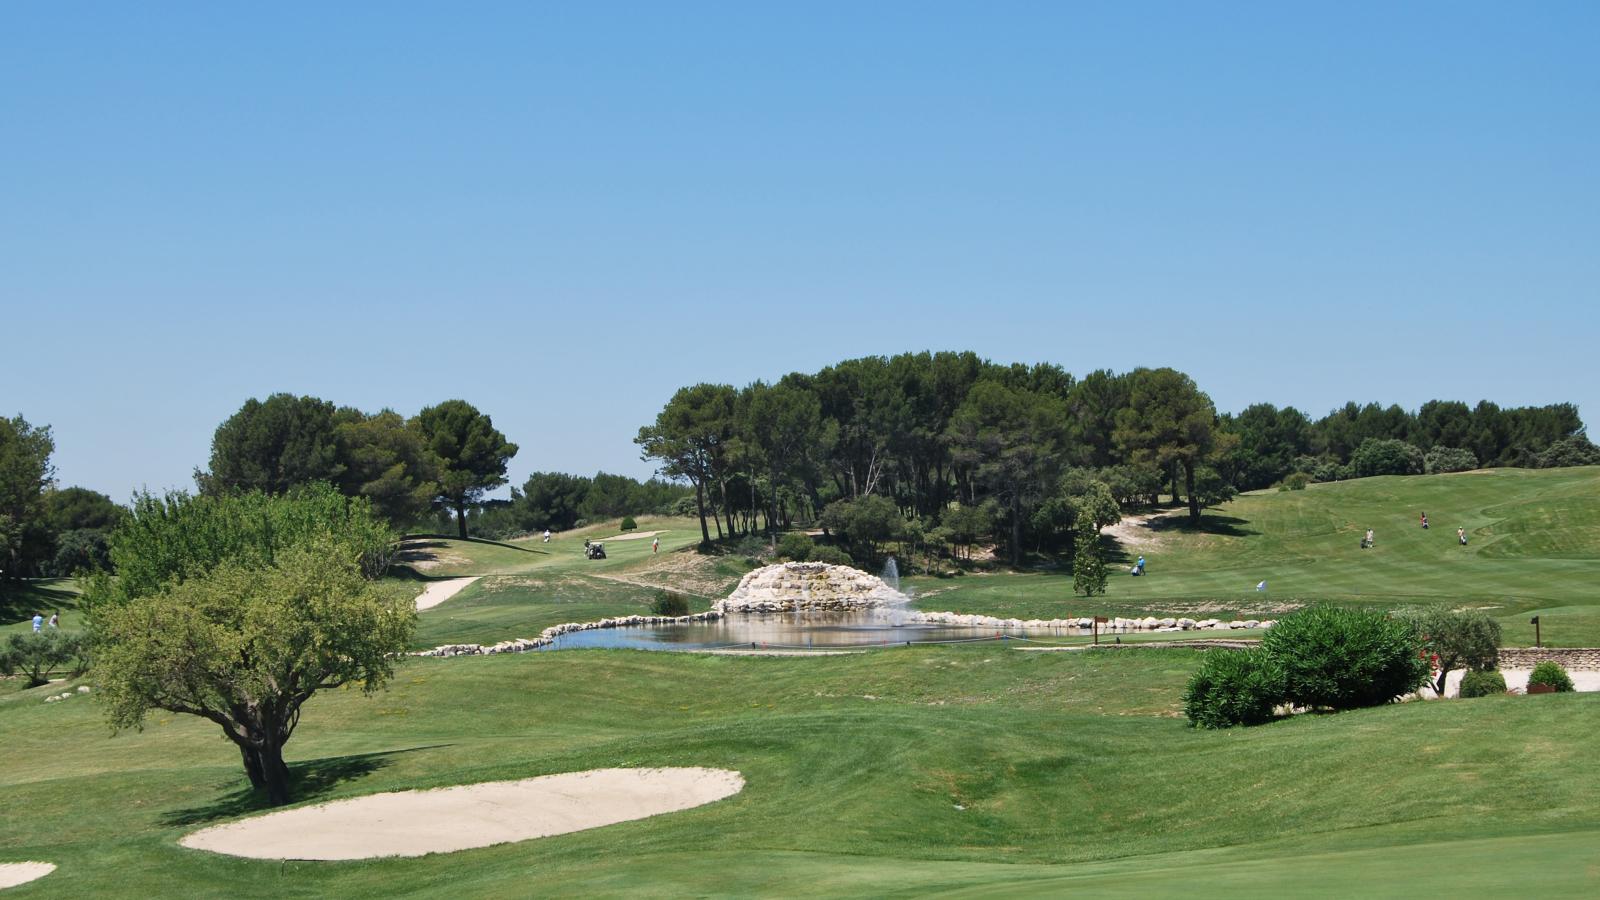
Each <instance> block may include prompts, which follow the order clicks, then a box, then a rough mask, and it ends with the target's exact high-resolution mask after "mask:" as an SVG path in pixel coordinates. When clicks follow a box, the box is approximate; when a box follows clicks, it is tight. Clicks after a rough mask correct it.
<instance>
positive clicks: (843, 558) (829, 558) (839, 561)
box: [809, 544, 856, 566]
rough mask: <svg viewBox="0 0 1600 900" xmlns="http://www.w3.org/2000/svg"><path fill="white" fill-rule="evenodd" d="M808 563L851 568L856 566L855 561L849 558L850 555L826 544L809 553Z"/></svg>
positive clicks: (819, 545)
mask: <svg viewBox="0 0 1600 900" xmlns="http://www.w3.org/2000/svg"><path fill="white" fill-rule="evenodd" d="M809 561H810V562H819V563H827V564H828V565H830V566H853V565H855V564H856V563H855V560H853V559H851V558H850V554H848V553H846V552H844V551H843V550H840V549H839V548H838V547H833V546H830V545H828V544H818V545H817V548H816V549H815V550H812V551H811V559H810V560H809Z"/></svg>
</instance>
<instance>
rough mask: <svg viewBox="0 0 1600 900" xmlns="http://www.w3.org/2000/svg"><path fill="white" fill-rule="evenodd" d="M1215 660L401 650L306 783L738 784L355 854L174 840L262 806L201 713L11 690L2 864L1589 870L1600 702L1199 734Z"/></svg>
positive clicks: (972, 653) (97, 867)
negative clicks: (700, 794) (425, 852)
mask: <svg viewBox="0 0 1600 900" xmlns="http://www.w3.org/2000/svg"><path fill="white" fill-rule="evenodd" d="M1197 659H1198V656H1197V655H1196V654H1194V653H1193V652H1191V651H1180V650H1171V651H1162V650H1155V651H1141V652H1138V653H1130V652H1102V653H1046V654H1041V653H1018V652H1011V651H1008V650H1005V649H1004V648H1003V647H1000V646H997V645H989V646H982V647H929V648H914V649H903V650H888V651H881V652H875V653H867V654H859V655H851V656H834V657H820V658H803V659H793V658H744V657H717V656H704V655H686V654H669V653H640V652H626V651H579V652H569V653H552V654H526V655H521V656H509V657H490V658H466V659H453V660H412V661H408V662H406V663H404V664H403V665H402V666H401V668H400V670H399V674H398V678H397V679H396V682H395V685H394V687H393V689H392V690H389V691H387V692H385V693H382V694H379V695H377V696H375V697H370V698H368V697H363V696H361V695H360V694H359V692H355V691H336V692H331V693H328V694H326V695H323V696H319V697H318V698H317V699H315V700H314V701H313V702H312V704H311V705H310V707H309V708H308V710H307V712H306V716H305V719H304V721H303V724H302V726H301V729H300V732H299V733H298V734H297V735H296V737H295V739H294V740H293V741H292V742H291V744H290V745H289V746H290V751H291V753H290V756H291V758H292V760H293V761H294V765H295V770H296V773H297V775H298V776H299V777H300V778H301V779H302V784H303V787H304V790H306V792H307V795H308V799H318V800H325V799H329V798H334V797H343V796H353V795H359V794H365V793H371V792H374V791H381V790H395V789H405V788H417V787H434V786H442V785H450V784H460V783H468V782H475V781H483V780H494V779H505V778H517V777H526V776H532V775H539V774H547V773H552V772H561V771H571V770H578V769H586V768H591V767H597V766H615V765H622V766H649V765H711V766H724V767H728V768H733V769H737V770H739V771H741V772H742V773H744V775H745V777H746V779H747V782H748V786H747V787H746V789H745V791H744V792H743V793H741V794H739V795H738V796H736V797H733V798H730V799H729V800H726V801H723V802H719V803H716V804H713V805H710V806H707V807H703V808H700V809H696V810H691V811H687V812H683V813H677V814H672V815H668V816H661V817H657V818H654V819H648V820H642V821H637V822H631V823H625V824H620V825H616V826H611V827H608V828H604V829H598V830H594V831H590V832H584V833H579V834H573V835H566V836H562V837H556V838H550V839H545V840H538V841H529V842H523V843H518V844H511V845H504V846H500V847H492V848H485V849H482V850H473V851H467V852H463V853H456V854H449V855H440V856H432V857H425V858H420V859H412V860H378V861H369V862H359V863H316V864H313V863H268V862H252V861H247V860H236V859H230V858H226V857H220V856H215V855H211V854H206V853H202V852H195V851H188V850H184V849H182V848H180V847H178V846H177V845H176V841H177V839H178V838H179V837H180V836H181V835H182V834H184V833H186V832H187V831H189V830H191V829H193V828H196V827H200V826H202V825H204V824H206V823H210V822H215V821H219V820H224V819H228V818H232V817H235V816H238V815H242V814H246V813H248V812H249V811H250V810H251V809H252V808H253V806H254V804H253V800H252V798H251V797H249V796H248V795H246V794H243V793H242V792H241V791H240V789H239V788H240V784H241V781H242V775H241V773H240V772H239V771H238V758H237V755H236V754H235V753H234V752H233V751H232V750H231V749H230V746H229V745H228V744H226V743H225V742H223V741H222V740H221V739H220V736H219V735H217V734H216V731H215V728H214V726H211V725H209V724H207V723H204V722H201V721H198V720H195V719H192V718H188V717H175V716H169V715H165V714H161V715H158V716H155V717H152V719H151V721H150V723H149V725H148V727H147V728H146V730H145V731H144V732H142V733H127V734H122V735H119V736H116V737H111V736H109V735H108V734H107V731H106V728H105V725H104V721H103V719H102V717H101V714H100V711H99V710H98V709H97V708H96V707H95V705H94V703H93V702H92V700H91V699H89V698H80V697H75V698H73V699H71V700H68V701H64V702H61V703H53V704H44V703H42V702H37V701H38V698H36V697H22V698H11V699H8V700H7V701H6V702H0V735H4V742H5V748H6V756H7V760H8V765H7V766H5V767H4V768H3V769H0V807H3V808H4V809H6V810H8V812H9V811H12V810H25V811H26V814H25V815H11V814H8V815H6V816H4V817H0V858H4V859H46V860H50V861H54V862H56V863H57V864H59V865H60V866H61V869H60V870H59V871H58V872H57V873H56V874H54V875H51V876H50V877H49V878H46V879H44V880H42V881H40V882H38V883H36V884H35V885H33V886H32V887H30V888H28V891H29V892H31V893H29V894H24V893H23V892H20V891H19V893H18V895H19V896H30V895H31V896H62V897H65V896H87V895H97V894H114V895H130V894H140V893H144V894H149V895H153V896H216V895H218V894H228V895H230V896H242V897H251V896H290V897H299V896H306V897H310V896H330V895H337V896H358V897H359V896H388V895H393V894H397V893H408V894H414V895H419V896H446V895H449V896H523V895H527V894H530V893H531V894H552V893H561V894H572V895H575V894H583V895H589V894H601V895H622V894H630V895H631V894H639V893H643V894H655V895H662V894H679V895H681V894H696V895H722V896H740V895H744V896H747V895H750V894H757V893H776V894H790V895H792V894H820V895H839V894H871V895H883V894H896V893H900V894H907V895H909V894H912V893H916V894H922V893H927V892H933V891H957V892H963V891H964V892H971V893H974V894H984V895H988V894H997V895H1011V894H1019V893H1020V894H1054V893H1060V892H1062V891H1066V890H1073V891H1078V892H1084V893H1087V894H1089V895H1091V896H1093V895H1109V896H1118V895H1126V896H1149V895H1176V894H1184V895H1190V896H1192V895H1194V894H1196V893H1200V894H1201V895H1218V896H1220V895H1222V894H1224V893H1226V894H1229V895H1234V896H1237V895H1239V894H1241V893H1242V894H1243V895H1245V896H1258V895H1259V896H1265V895H1266V894H1267V893H1269V892H1271V893H1275V894H1276V895H1278V896H1281V895H1282V894H1283V893H1284V892H1290V893H1293V894H1294V895H1296V896H1303V895H1322V896H1335V895H1346V896H1347V895H1349V894H1350V893H1352V892H1354V893H1359V894H1363V895H1377V894H1384V893H1390V894H1396V895H1397V894H1400V893H1415V892H1416V891H1420V890H1428V891H1434V890H1437V889H1440V888H1441V886H1443V887H1449V886H1456V887H1460V888H1465V889H1469V890H1470V891H1472V892H1476V893H1483V892H1485V890H1487V891H1489V892H1493V890H1494V886H1496V885H1509V884H1512V883H1516V884H1518V886H1519V888H1522V889H1527V890H1533V891H1535V892H1536V893H1540V894H1543V895H1561V894H1566V895H1572V896H1576V895H1582V894H1584V893H1592V892H1593V891H1594V890H1595V889H1596V888H1597V886H1600V872H1597V870H1596V869H1595V868H1594V867H1595V865H1596V864H1597V862H1600V860H1597V858H1596V852H1597V851H1596V849H1595V848H1596V846H1597V844H1596V842H1595V838H1596V837H1597V836H1600V774H1597V773H1596V771H1595V769H1594V767H1593V766H1591V765H1589V763H1588V761H1589V758H1590V755H1591V753H1590V748H1591V746H1592V735H1593V734H1594V733H1595V730H1596V728H1597V727H1600V697H1597V696H1594V695H1556V696H1547V697H1536V698H1517V697H1507V698H1489V699H1484V700H1473V701H1460V702H1449V703H1430V704H1421V703H1413V704H1406V705H1401V706H1391V707H1386V708H1381V709H1375V710H1367V711H1362V712H1356V713H1347V714H1343V715H1338V716H1303V717H1299V718H1296V719H1294V720H1291V721H1286V722H1281V723H1277V724H1273V725H1268V726H1264V727H1260V728H1255V729H1248V730H1233V731H1226V732H1197V731H1194V730H1192V729H1189V728H1188V727H1187V726H1186V725H1185V724H1184V723H1183V721H1182V720H1181V719H1179V718H1177V709H1176V704H1177V698H1178V695H1179V693H1180V691H1181V688H1182V685H1183V683H1184V681H1185V679H1186V678H1187V676H1188V674H1189V672H1190V671H1191V670H1192V668H1193V667H1194V665H1195V664H1196V663H1197ZM958 806H959V807H964V809H958V808H957V807H958ZM1468 839H1470V841H1472V843H1470V844H1465V843H1462V841H1463V840H1468ZM1379 878H1381V879H1383V881H1381V882H1379V881H1373V880H1371V879H1379ZM530 879H531V880H530Z"/></svg>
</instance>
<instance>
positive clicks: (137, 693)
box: [94, 534, 416, 805]
mask: <svg viewBox="0 0 1600 900" xmlns="http://www.w3.org/2000/svg"><path fill="white" fill-rule="evenodd" d="M415 624H416V612H415V610H414V609H413V608H412V605H411V601H410V600H409V599H402V598H400V597H395V596H390V597H387V598H386V597H385V596H384V595H383V594H382V593H380V592H379V591H378V589H377V588H376V586H375V585H374V584H373V583H372V582H370V581H368V580H366V579H365V578H363V577H362V574H361V568H360V565H359V563H358V561H357V559H356V558H355V557H354V556H352V555H351V554H350V553H349V552H348V547H347V546H346V545H345V544H343V543H341V542H340V541H338V540H336V539H334V538H333V536H332V535H328V534H323V535H319V536H317V537H315V538H314V539H312V540H310V541H308V542H305V543H301V544H297V545H295V546H293V547H290V548H289V549H287V550H285V551H284V552H282V553H279V554H277V555H276V557H275V559H274V561H273V562H272V563H271V564H269V565H267V566H265V567H262V566H257V565H251V564H249V563H248V562H246V561H242V560H240V559H228V560H225V561H224V562H222V563H221V564H219V565H217V566H216V567H214V568H212V569H211V570H210V571H209V572H206V573H203V574H199V575H196V576H194V577H190V578H188V579H186V580H183V581H171V582H168V583H167V584H166V586H165V587H163V588H162V589H161V590H159V591H157V592H155V593H153V594H149V595H146V596H140V597H135V598H132V599H128V600H126V601H124V602H122V603H118V604H112V605H107V606H103V607H101V608H98V609H97V610H96V611H95V620H94V625H95V637H96V644H95V657H94V678H95V681H96V683H97V685H98V687H99V690H100V692H101V698H102V700H103V702H104V703H105V704H106V708H107V712H108V714H109V717H110V720H111V724H112V726H113V727H115V728H119V729H121V728H137V727H139V726H140V724H141V723H142V722H143V720H144V717H145V715H146V714H147V713H148V712H149V711H150V710H152V709H163V710H167V711H169V712H174V713H185V714H188V715H194V716H199V717H201V718H204V719H208V720H210V721H212V722H214V723H216V724H217V725H218V726H219V727H221V729H222V733H223V735H224V736H225V737H226V738H227V739H228V740H230V741H232V742H233V743H234V744H235V745H236V746H237V747H238V748H239V752H240V755H241V757H242V758H243V761H244V769H245V772H246V774H247V775H248V776H249V778H250V783H251V785H252V786H253V787H255V788H257V789H261V790H264V791H265V793H266V795H267V798H268V800H269V801H270V802H271V803H272V804H274V805H279V804H283V803H287V802H288V801H289V770H288V767H287V766H286V765H285V764H284V760H283V746H284V744H285V743H287V742H288V740H289V738H290V736H291V735H292V734H293V733H294V729H295V726H296V725H298V724H299V722H300V712H301V709H302V708H303V707H304V705H305V702H306V701H307V700H309V699H311V697H312V696H313V695H314V694H315V693H316V692H317V691H319V690H324V689H328V688H336V687H341V686H343V685H346V684H359V685H360V686H361V688H362V690H364V691H366V692H369V693H370V692H372V691H375V690H377V689H378V688H379V687H381V686H382V685H383V684H384V683H385V682H387V681H388V680H389V679H390V678H391V677H392V676H393V674H394V660H395V658H396V657H397V656H399V655H400V654H402V653H403V652H404V651H405V648H406V645H407V642H408V641H409V639H410V636H411V633H412V630H413V629H414V627H415Z"/></svg>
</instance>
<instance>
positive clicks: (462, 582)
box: [417, 575, 478, 612]
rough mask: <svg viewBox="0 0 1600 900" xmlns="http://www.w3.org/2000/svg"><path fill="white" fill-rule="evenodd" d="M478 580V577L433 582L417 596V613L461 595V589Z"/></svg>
mask: <svg viewBox="0 0 1600 900" xmlns="http://www.w3.org/2000/svg"><path fill="white" fill-rule="evenodd" d="M477 580H478V576H476V575H474V576H472V577H471V578H447V579H445V580H443V581H431V582H429V583H428V586H427V587H425V588H423V589H422V593H420V594H418V595H417V612H421V611H423V610H425V609H432V608H434V607H435V606H438V605H439V604H441V603H443V602H445V601H446V600H449V599H450V598H451V597H454V596H455V595H457V594H459V593H461V589H462V588H464V587H466V586H467V585H469V584H471V583H473V582H474V581H477Z"/></svg>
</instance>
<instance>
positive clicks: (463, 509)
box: [456, 500, 467, 541]
mask: <svg viewBox="0 0 1600 900" xmlns="http://www.w3.org/2000/svg"><path fill="white" fill-rule="evenodd" d="M456 530H457V531H460V532H461V539H462V540H463V541H464V540H466V539H467V501H465V500H457V501H456Z"/></svg>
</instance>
